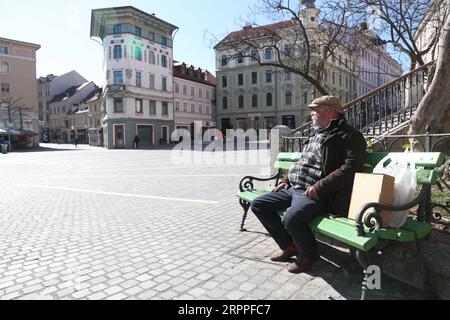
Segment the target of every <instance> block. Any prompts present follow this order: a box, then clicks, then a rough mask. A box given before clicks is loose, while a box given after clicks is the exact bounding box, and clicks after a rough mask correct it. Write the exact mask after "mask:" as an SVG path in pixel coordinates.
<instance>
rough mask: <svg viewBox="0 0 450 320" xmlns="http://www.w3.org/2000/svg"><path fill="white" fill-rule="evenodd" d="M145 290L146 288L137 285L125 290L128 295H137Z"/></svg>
mask: <svg viewBox="0 0 450 320" xmlns="http://www.w3.org/2000/svg"><path fill="white" fill-rule="evenodd" d="M143 290H144V289H142V288H141V287H138V286H135V287H132V288H129V289H127V290H125V291H124V293H125V294H126V295H128V296H135V295H137V294H138V293H140V292H142V291H143Z"/></svg>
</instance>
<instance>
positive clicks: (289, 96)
mask: <svg viewBox="0 0 450 320" xmlns="http://www.w3.org/2000/svg"><path fill="white" fill-rule="evenodd" d="M286 105H287V106H290V105H292V93H291V92H290V91H286Z"/></svg>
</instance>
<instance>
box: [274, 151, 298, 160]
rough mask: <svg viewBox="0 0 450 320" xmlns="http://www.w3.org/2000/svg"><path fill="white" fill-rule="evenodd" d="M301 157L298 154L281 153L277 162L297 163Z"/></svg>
mask: <svg viewBox="0 0 450 320" xmlns="http://www.w3.org/2000/svg"><path fill="white" fill-rule="evenodd" d="M301 157H302V154H301V153H300V152H282V153H279V154H278V156H277V160H279V161H290V162H297V161H298V160H300V158H301Z"/></svg>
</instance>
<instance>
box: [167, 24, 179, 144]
mask: <svg viewBox="0 0 450 320" xmlns="http://www.w3.org/2000/svg"><path fill="white" fill-rule="evenodd" d="M178 30H180V29H178V28H177V29H176V30H175V33H174V34H173V36H172V95H173V99H172V110H173V131H174V132H175V130H176V127H175V123H176V122H175V117H176V111H175V76H174V74H173V70H174V67H175V62H174V60H175V59H174V57H175V55H174V47H175V45H174V44H175V36H176V34H177V32H178ZM167 134H169V137H168V139H169V144H170V141H171V140H172V139H171V137H172V135H171V134H170V132H168V133H167Z"/></svg>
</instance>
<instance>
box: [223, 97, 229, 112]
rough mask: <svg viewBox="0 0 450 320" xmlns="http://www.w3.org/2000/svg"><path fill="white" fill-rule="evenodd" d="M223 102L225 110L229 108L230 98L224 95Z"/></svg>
mask: <svg viewBox="0 0 450 320" xmlns="http://www.w3.org/2000/svg"><path fill="white" fill-rule="evenodd" d="M222 104H223V109H224V110H226V109H228V98H227V97H223V101H222Z"/></svg>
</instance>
